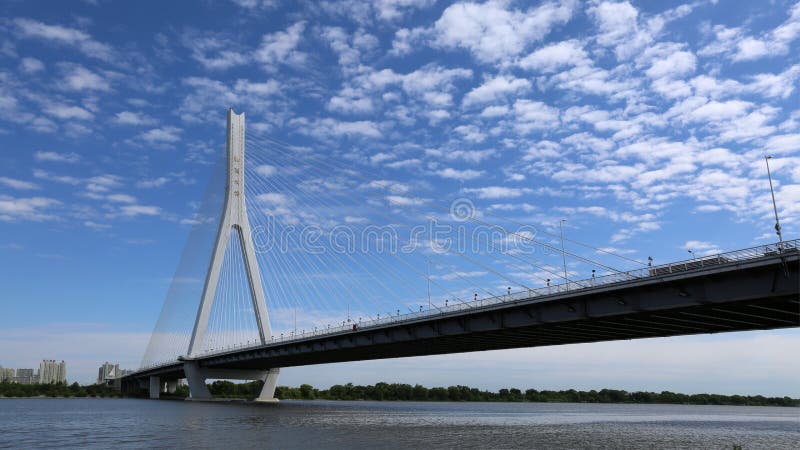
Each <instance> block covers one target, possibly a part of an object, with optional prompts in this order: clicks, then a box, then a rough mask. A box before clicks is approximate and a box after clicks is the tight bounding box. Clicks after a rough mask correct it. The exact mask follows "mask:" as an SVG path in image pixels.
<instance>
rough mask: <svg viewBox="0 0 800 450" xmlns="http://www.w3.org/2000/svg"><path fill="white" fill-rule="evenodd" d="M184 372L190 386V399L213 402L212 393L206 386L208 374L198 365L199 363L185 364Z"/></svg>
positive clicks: (189, 362) (190, 362)
mask: <svg viewBox="0 0 800 450" xmlns="http://www.w3.org/2000/svg"><path fill="white" fill-rule="evenodd" d="M183 372H184V373H185V374H186V384H188V385H189V398H190V399H191V400H211V392H210V391H209V390H208V386H206V373H205V371H203V370H202V369H200V366H199V365H198V364H197V361H186V362H184V363H183Z"/></svg>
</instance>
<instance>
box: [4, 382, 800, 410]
mask: <svg viewBox="0 0 800 450" xmlns="http://www.w3.org/2000/svg"><path fill="white" fill-rule="evenodd" d="M262 385H263V383H262V382H261V381H253V382H250V383H233V382H230V381H223V380H217V381H214V382H213V383H211V384H209V385H208V387H209V390H210V391H211V394H212V395H213V396H214V397H218V398H245V399H249V398H255V397H256V396H258V394H259V393H260V392H261V386H262ZM188 395H189V389H188V388H187V387H186V386H178V389H177V391H176V392H175V394H172V395H164V394H162V396H163V397H165V398H184V397H186V396H188ZM0 396H2V397H39V396H44V397H121V396H123V395H122V394H120V393H119V392H117V391H116V390H114V389H113V388H111V387H108V386H98V385H89V386H80V385H79V384H78V383H73V384H71V385H66V384H16V383H8V382H3V383H0ZM275 397H277V398H279V399H283V400H315V399H317V400H376V401H428V402H545V403H563V402H569V403H646V404H647V403H652V404H656V403H661V404H664V403H666V404H688V405H740V406H800V399H793V398H790V397H765V396H763V395H720V394H680V393H675V392H669V391H662V392H640V391H637V392H628V391H624V390H619V389H601V390H599V391H596V390H591V391H577V390H575V389H569V390H565V391H549V390H542V391H539V390H536V389H528V390H526V391H522V390H520V389H516V388H509V389H500V390H499V391H497V392H493V391H486V390H480V389H477V388H471V387H468V386H449V387H433V388H427V387H425V386H422V385H419V384H417V385H414V386H412V385H410V384H400V383H376V384H375V385H368V386H360V385H354V384H352V383H347V384H345V385H341V384H337V385H333V386H331V387H330V388H329V389H317V388H315V387H313V386H311V385H308V384H303V385H300V386H299V387H288V386H278V388H277V389H276V390H275Z"/></svg>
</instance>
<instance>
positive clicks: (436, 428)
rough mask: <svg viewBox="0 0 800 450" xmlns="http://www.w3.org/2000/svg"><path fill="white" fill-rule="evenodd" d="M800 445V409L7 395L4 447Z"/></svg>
mask: <svg viewBox="0 0 800 450" xmlns="http://www.w3.org/2000/svg"><path fill="white" fill-rule="evenodd" d="M734 445H740V446H742V448H745V449H759V448H763V449H798V448H800V408H777V407H739V406H689V405H608V404H572V403H420V402H343V401H339V402H333V401H284V402H281V403H280V404H277V405H255V404H249V403H235V402H226V403H197V402H184V401H166V400H162V401H154V400H138V399H0V448H52V447H62V448H63V447H73V448H103V449H106V448H137V449H138V448H225V449H241V448H277V449H291V448H331V449H351V448H384V449H398V448H414V449H423V448H475V449H495V448H659V449H669V448H681V449H684V448H698V449H715V448H719V449H723V448H727V449H732V448H733V446H734Z"/></svg>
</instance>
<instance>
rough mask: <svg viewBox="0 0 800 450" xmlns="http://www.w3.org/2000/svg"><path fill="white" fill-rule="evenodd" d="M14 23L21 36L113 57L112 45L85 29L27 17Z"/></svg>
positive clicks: (92, 55)
mask: <svg viewBox="0 0 800 450" xmlns="http://www.w3.org/2000/svg"><path fill="white" fill-rule="evenodd" d="M14 24H15V25H16V26H17V30H19V32H20V35H21V36H24V37H29V38H35V39H43V40H48V41H53V42H58V43H61V44H64V45H69V46H72V47H75V48H77V49H78V50H80V51H81V52H82V53H83V54H85V55H86V56H90V57H93V58H98V59H102V60H110V59H112V57H113V51H112V49H111V47H109V46H107V45H105V44H102V43H100V42H97V41H95V40H94V39H92V38H91V36H90V35H89V34H88V33H86V32H84V31H81V30H77V29H75V28H68V27H63V26H60V25H48V24H46V23H43V22H39V21H37V20H33V19H25V18H18V19H14Z"/></svg>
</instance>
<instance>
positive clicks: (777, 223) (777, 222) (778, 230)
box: [764, 155, 783, 252]
mask: <svg viewBox="0 0 800 450" xmlns="http://www.w3.org/2000/svg"><path fill="white" fill-rule="evenodd" d="M770 159H772V156H770V155H765V156H764V163H765V164H766V165H767V178H768V179H769V192H770V194H772V210H773V211H774V212H775V232H776V233H777V234H778V251H779V252H783V235H781V221H780V220H779V219H778V205H777V203H775V190H774V189H773V188H772V174H771V173H770V171H769V160H770Z"/></svg>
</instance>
